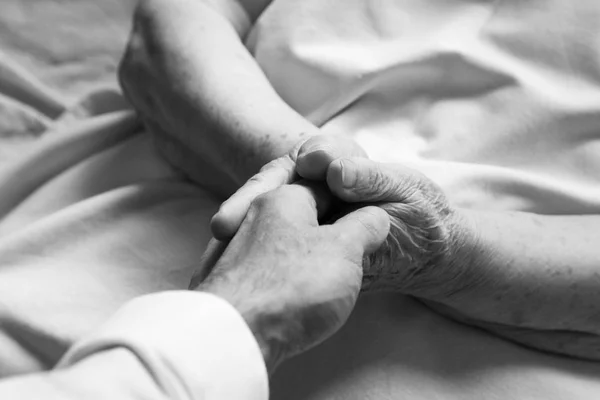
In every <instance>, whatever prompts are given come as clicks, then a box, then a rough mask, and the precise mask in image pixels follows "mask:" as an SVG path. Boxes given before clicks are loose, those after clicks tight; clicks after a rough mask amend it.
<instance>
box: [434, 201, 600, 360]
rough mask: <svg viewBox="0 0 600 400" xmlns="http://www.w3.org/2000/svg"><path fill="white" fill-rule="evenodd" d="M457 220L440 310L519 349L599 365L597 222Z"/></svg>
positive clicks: (471, 214) (524, 217)
mask: <svg viewBox="0 0 600 400" xmlns="http://www.w3.org/2000/svg"><path fill="white" fill-rule="evenodd" d="M461 214H462V215H463V216H464V218H465V221H469V223H468V224H467V226H469V228H468V229H467V230H468V233H466V234H462V235H461V237H462V238H463V239H462V243H461V244H462V245H461V246H460V248H459V249H457V251H456V253H455V254H454V255H453V258H452V262H451V263H450V264H449V265H445V266H443V267H444V268H446V271H444V272H443V273H447V275H446V277H447V281H446V282H447V285H448V287H447V289H448V291H449V293H451V294H448V293H446V294H445V296H446V301H444V304H445V305H447V306H449V307H451V308H453V309H454V310H455V311H456V312H458V313H459V314H461V315H462V319H464V320H465V321H466V322H469V323H471V324H475V325H479V326H480V327H482V328H484V329H487V330H490V331H493V332H495V333H497V334H499V335H502V336H505V337H507V338H510V339H512V340H515V341H518V342H520V343H523V344H526V345H529V346H534V347H537V348H541V349H544V350H549V351H555V352H560V353H566V354H570V355H576V356H579V357H585V358H594V359H599V358H600V351H597V350H594V349H597V348H598V344H600V336H598V335H600V246H599V245H598V244H597V243H595V241H596V238H598V234H597V231H598V225H600V217H598V216H543V215H535V214H529V213H516V212H499V213H496V212H485V211H481V212H478V211H467V210H462V211H461ZM431 300H434V301H435V300H437V299H435V298H432V299H431Z"/></svg>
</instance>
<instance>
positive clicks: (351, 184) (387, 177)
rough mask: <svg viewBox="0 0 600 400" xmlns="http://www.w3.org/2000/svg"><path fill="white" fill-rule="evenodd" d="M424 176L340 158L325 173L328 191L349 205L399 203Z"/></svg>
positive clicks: (392, 166)
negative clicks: (357, 203)
mask: <svg viewBox="0 0 600 400" xmlns="http://www.w3.org/2000/svg"><path fill="white" fill-rule="evenodd" d="M422 180H423V176H422V175H421V174H420V173H419V172H417V171H415V170H412V169H410V168H407V167H405V166H403V165H400V164H386V163H379V162H376V161H372V160H369V159H366V158H341V159H338V160H335V161H333V162H332V163H331V164H330V165H329V167H328V169H327V185H328V186H329V189H330V190H331V191H332V192H333V194H335V195H336V196H337V197H339V198H340V199H341V200H344V201H346V202H349V203H356V202H402V201H405V200H407V198H409V197H410V196H411V193H413V192H414V190H415V189H418V188H419V186H418V185H420V182H421V181H422Z"/></svg>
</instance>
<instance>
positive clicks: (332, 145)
mask: <svg viewBox="0 0 600 400" xmlns="http://www.w3.org/2000/svg"><path fill="white" fill-rule="evenodd" d="M339 157H366V153H365V151H364V150H363V149H362V147H360V146H359V145H358V144H357V143H356V142H355V141H354V140H352V139H351V138H348V137H344V136H334V135H318V136H313V137H311V138H309V139H308V140H305V141H302V142H300V143H298V144H297V145H296V146H295V147H294V148H293V149H292V150H291V151H290V152H289V153H288V154H286V155H285V156H283V157H280V158H277V159H275V160H273V161H271V162H269V163H268V164H266V165H265V166H264V167H262V169H261V170H260V172H259V173H258V174H256V175H254V176H253V177H252V178H250V179H249V180H248V182H246V183H245V184H244V185H243V186H242V187H241V188H240V189H239V190H238V191H237V192H235V193H234V194H233V195H232V196H231V197H230V198H229V199H228V200H227V201H225V202H224V203H223V204H222V205H221V208H220V209H219V211H218V212H217V214H215V216H214V217H213V219H212V222H211V229H212V232H213V235H214V236H215V238H217V239H219V240H227V239H229V238H231V237H233V235H235V233H236V232H237V230H238V228H239V226H240V224H241V222H242V220H243V219H244V216H245V215H246V212H247V211H248V208H249V207H250V204H251V203H252V201H253V200H254V199H255V198H256V197H257V196H259V195H261V194H263V193H267V192H269V191H271V190H274V189H276V188H278V187H280V186H282V185H285V184H289V183H293V182H294V181H296V180H298V179H299V178H306V179H311V180H324V179H325V174H326V172H327V167H328V166H329V164H330V163H331V162H332V161H333V160H335V159H336V158H339Z"/></svg>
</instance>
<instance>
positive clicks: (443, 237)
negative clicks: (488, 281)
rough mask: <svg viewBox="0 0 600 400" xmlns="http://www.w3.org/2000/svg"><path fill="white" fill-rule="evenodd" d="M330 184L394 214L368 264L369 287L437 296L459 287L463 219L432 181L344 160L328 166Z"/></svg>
mask: <svg viewBox="0 0 600 400" xmlns="http://www.w3.org/2000/svg"><path fill="white" fill-rule="evenodd" d="M327 184H328V186H329V188H330V190H331V191H332V192H333V194H334V195H335V196H337V197H338V198H340V199H341V200H343V201H345V202H347V203H351V204H359V205H364V204H365V203H367V204H370V203H372V204H376V205H378V206H379V207H381V208H382V209H384V210H385V211H386V212H387V213H388V214H389V216H390V218H391V230H390V235H389V237H388V240H387V241H386V243H385V245H384V246H382V247H381V248H380V249H379V250H378V251H377V252H376V253H375V254H373V255H372V256H371V257H370V262H367V263H365V281H364V285H363V289H365V290H392V291H398V292H402V293H405V294H411V295H415V296H418V297H430V298H436V299H438V298H444V296H445V294H446V293H447V292H452V291H454V290H456V289H457V287H456V286H455V285H453V282H457V284H458V282H459V281H458V280H457V279H456V276H454V273H455V271H454V269H453V268H452V264H453V263H454V260H453V249H454V247H455V246H456V245H457V243H458V240H459V237H460V234H461V232H462V226H463V221H462V220H461V218H460V216H459V214H458V213H457V212H456V211H455V210H454V209H453V208H452V207H451V206H450V205H449V204H448V201H447V199H446V196H445V195H444V193H443V192H442V190H441V189H440V188H439V187H438V186H437V185H435V184H434V183H433V182H432V181H431V180H429V179H428V178H427V177H426V176H424V175H423V174H421V173H420V172H418V171H415V170H412V169H410V168H407V167H405V166H403V165H400V164H384V163H377V162H374V161H371V160H368V159H364V158H343V159H338V160H335V161H333V162H332V163H331V164H330V165H329V166H328V170H327ZM342 212H343V210H342Z"/></svg>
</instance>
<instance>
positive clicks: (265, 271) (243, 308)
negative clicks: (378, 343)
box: [196, 184, 389, 371]
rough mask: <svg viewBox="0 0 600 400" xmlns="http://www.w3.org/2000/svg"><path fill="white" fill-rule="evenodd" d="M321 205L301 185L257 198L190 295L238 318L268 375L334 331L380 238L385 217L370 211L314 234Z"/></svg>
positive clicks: (319, 196) (318, 194) (320, 198)
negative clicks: (217, 303) (212, 299)
mask: <svg viewBox="0 0 600 400" xmlns="http://www.w3.org/2000/svg"><path fill="white" fill-rule="evenodd" d="M329 197H330V195H329V194H328V193H327V191H326V190H325V189H324V188H322V187H321V188H320V189H319V188H318V187H316V186H312V187H311V186H307V185H303V184H294V185H286V186H283V187H281V188H279V189H276V190H274V191H271V192H269V193H267V194H263V195H260V196H258V197H257V198H256V199H254V200H253V202H252V204H251V206H250V208H249V210H248V212H247V214H246V215H245V217H244V220H243V222H242V223H241V226H240V228H239V230H238V231H237V233H236V235H235V236H234V238H233V239H232V240H231V241H230V242H229V244H228V246H227V248H226V249H225V252H224V253H223V254H222V255H221V256H220V258H219V259H218V261H217V263H216V265H215V266H214V268H213V270H212V271H211V272H210V274H209V275H208V277H207V278H206V279H205V280H204V281H203V282H202V283H201V284H200V285H199V286H198V287H197V288H196V289H197V290H202V291H207V292H211V293H214V294H216V295H218V296H221V297H223V298H225V299H226V300H228V301H229V302H230V303H231V304H232V305H233V306H234V307H236V308H237V309H238V310H239V312H240V313H241V315H242V316H243V317H244V319H245V320H246V322H247V323H248V325H249V326H250V328H251V330H252V331H253V333H254V335H255V337H256V338H257V340H258V343H259V345H260V347H261V349H262V351H263V355H264V357H265V361H266V363H267V366H268V368H269V370H271V371H272V370H273V368H274V367H275V366H276V365H277V364H279V363H280V362H281V361H283V360H284V359H286V358H288V357H290V356H293V355H295V354H298V353H299V352H302V351H305V350H307V349H308V348H310V347H312V346H314V345H316V344H318V343H320V342H322V341H323V340H325V339H326V338H327V337H329V336H331V335H332V334H333V333H334V332H335V331H337V330H338V329H339V328H340V327H341V326H342V324H343V323H344V322H345V321H346V319H347V318H348V316H349V315H350V312H351V310H352V308H353V307H354V304H355V302H356V298H357V297H358V293H359V290H360V283H361V278H362V259H363V257H364V256H365V255H366V254H369V253H372V252H373V251H375V250H377V248H378V247H379V246H380V245H381V243H383V241H384V240H385V238H386V236H387V234H388V231H389V217H388V216H387V215H386V213H385V212H383V211H382V210H381V209H379V208H377V207H366V208H362V209H359V210H356V211H354V212H352V213H350V214H348V215H346V216H344V217H343V218H341V219H339V220H338V221H336V222H335V223H334V224H332V225H323V226H319V225H318V222H317V217H318V214H319V212H321V213H322V212H323V210H324V208H326V207H327V202H328V201H329Z"/></svg>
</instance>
